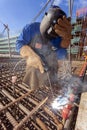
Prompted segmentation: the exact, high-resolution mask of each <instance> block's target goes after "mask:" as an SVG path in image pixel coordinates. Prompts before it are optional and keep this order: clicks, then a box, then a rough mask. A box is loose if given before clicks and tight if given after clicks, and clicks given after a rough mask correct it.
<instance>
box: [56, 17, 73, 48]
mask: <svg viewBox="0 0 87 130" xmlns="http://www.w3.org/2000/svg"><path fill="white" fill-rule="evenodd" d="M71 30H72V26H71V23H70V20H68V19H67V18H66V17H65V16H63V18H62V19H61V18H59V19H58V21H57V24H55V25H54V31H55V32H56V34H57V35H59V36H61V37H62V42H61V47H63V48H67V47H68V46H69V44H70V39H71Z"/></svg>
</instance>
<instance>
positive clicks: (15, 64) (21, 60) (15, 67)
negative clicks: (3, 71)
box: [13, 59, 25, 72]
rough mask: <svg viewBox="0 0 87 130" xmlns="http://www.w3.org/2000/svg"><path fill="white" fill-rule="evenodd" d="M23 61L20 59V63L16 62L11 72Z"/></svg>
mask: <svg viewBox="0 0 87 130" xmlns="http://www.w3.org/2000/svg"><path fill="white" fill-rule="evenodd" d="M24 60H25V59H21V60H20V61H18V62H17V63H16V64H15V66H14V68H13V72H14V71H15V69H16V67H17V66H18V65H19V64H20V63H21V62H22V61H24Z"/></svg>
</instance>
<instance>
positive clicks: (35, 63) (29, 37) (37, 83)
mask: <svg viewBox="0 0 87 130" xmlns="http://www.w3.org/2000/svg"><path fill="white" fill-rule="evenodd" d="M70 39H71V24H70V21H69V20H68V18H67V16H66V14H65V12H64V11H63V10H62V9H61V8H60V7H58V6H55V5H54V6H51V7H50V8H49V10H48V11H47V12H46V13H45V15H44V17H43V18H42V20H41V22H40V23H39V22H33V23H31V24H27V25H26V26H25V27H24V28H23V30H22V32H21V34H20V36H19V37H18V39H17V41H16V50H17V51H18V52H19V53H20V55H21V56H22V58H25V59H26V64H27V65H26V74H25V76H24V79H23V83H25V84H26V85H28V86H29V87H30V89H37V88H38V87H44V85H46V86H49V82H48V80H49V79H50V81H51V84H52V85H53V84H56V83H57V81H58V79H57V72H58V60H63V59H65V58H66V57H67V50H66V49H67V48H68V46H69V44H70ZM47 71H48V72H49V79H48V76H47Z"/></svg>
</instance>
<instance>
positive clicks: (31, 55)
mask: <svg viewBox="0 0 87 130" xmlns="http://www.w3.org/2000/svg"><path fill="white" fill-rule="evenodd" d="M20 55H21V56H22V57H23V58H26V59H27V60H26V61H27V65H28V66H30V67H35V68H36V69H39V70H40V72H41V73H43V72H44V68H43V65H42V62H41V59H40V57H39V56H38V55H37V54H36V53H35V52H34V51H33V50H32V49H31V47H29V46H27V45H25V46H23V47H22V48H21V50H20Z"/></svg>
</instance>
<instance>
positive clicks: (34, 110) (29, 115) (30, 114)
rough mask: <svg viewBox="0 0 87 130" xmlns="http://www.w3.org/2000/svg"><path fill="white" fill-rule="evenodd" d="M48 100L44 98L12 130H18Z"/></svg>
mask: <svg viewBox="0 0 87 130" xmlns="http://www.w3.org/2000/svg"><path fill="white" fill-rule="evenodd" d="M47 100H48V97H46V98H45V99H44V100H43V101H41V102H40V103H39V104H38V105H37V106H36V107H35V108H34V109H33V110H32V111H31V112H30V113H28V115H27V116H26V117H25V118H23V119H22V120H21V122H20V123H19V124H18V125H17V126H15V128H14V129H13V130H19V129H20V128H21V127H22V125H23V124H24V123H25V122H26V121H27V120H28V119H29V117H31V116H32V115H33V114H34V113H35V112H36V111H37V110H38V109H39V108H40V107H41V106H42V105H43V104H44V103H45V102H46V101H47Z"/></svg>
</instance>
